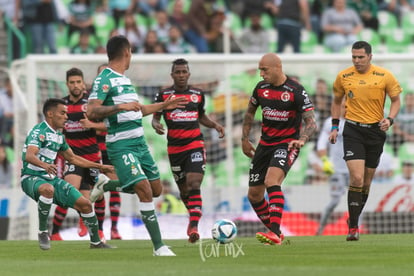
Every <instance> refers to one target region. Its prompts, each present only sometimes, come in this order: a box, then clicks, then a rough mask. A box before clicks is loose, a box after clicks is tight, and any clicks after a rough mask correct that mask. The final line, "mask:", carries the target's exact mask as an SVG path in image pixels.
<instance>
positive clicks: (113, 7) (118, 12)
mask: <svg viewBox="0 0 414 276" xmlns="http://www.w3.org/2000/svg"><path fill="white" fill-rule="evenodd" d="M138 1H139V0H108V9H109V10H110V11H111V13H112V17H113V18H114V21H115V28H118V27H119V23H120V20H121V18H123V16H124V15H125V14H126V13H127V12H132V13H133V12H134V11H135V10H136V7H137V4H138Z"/></svg>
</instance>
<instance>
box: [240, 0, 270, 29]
mask: <svg viewBox="0 0 414 276" xmlns="http://www.w3.org/2000/svg"><path fill="white" fill-rule="evenodd" d="M241 2H242V4H243V8H242V12H241V14H240V17H241V19H242V23H243V25H244V24H245V23H246V19H247V18H248V17H249V15H250V14H251V13H258V14H264V13H272V14H274V13H275V12H276V10H275V8H276V5H275V3H276V2H275V3H274V1H273V0H243V1H241Z"/></svg>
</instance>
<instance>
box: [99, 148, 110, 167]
mask: <svg viewBox="0 0 414 276" xmlns="http://www.w3.org/2000/svg"><path fill="white" fill-rule="evenodd" d="M101 154H102V164H104V165H112V163H111V160H109V157H108V152H107V151H106V150H105V151H101Z"/></svg>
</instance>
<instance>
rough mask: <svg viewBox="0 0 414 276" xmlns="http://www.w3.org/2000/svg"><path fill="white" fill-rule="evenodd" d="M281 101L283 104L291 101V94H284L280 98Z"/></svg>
mask: <svg viewBox="0 0 414 276" xmlns="http://www.w3.org/2000/svg"><path fill="white" fill-rule="evenodd" d="M280 99H281V100H282V102H287V101H289V100H290V94H289V92H283V93H282V95H281V96H280Z"/></svg>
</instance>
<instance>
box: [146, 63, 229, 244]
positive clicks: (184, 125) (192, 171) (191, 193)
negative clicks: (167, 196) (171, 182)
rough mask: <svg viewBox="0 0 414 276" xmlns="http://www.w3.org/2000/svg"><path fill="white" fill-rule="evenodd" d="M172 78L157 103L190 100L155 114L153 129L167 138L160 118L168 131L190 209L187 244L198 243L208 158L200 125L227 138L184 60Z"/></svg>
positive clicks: (170, 152)
mask: <svg viewBox="0 0 414 276" xmlns="http://www.w3.org/2000/svg"><path fill="white" fill-rule="evenodd" d="M171 77H172V79H173V81H174V84H173V86H171V87H169V88H167V89H164V90H162V91H160V92H159V93H158V94H157V96H156V98H155V101H156V102H163V101H164V100H165V99H167V98H168V97H169V96H171V95H175V96H184V97H186V98H187V99H188V101H189V102H188V104H187V105H186V106H185V108H176V109H170V110H163V111H162V112H157V113H155V114H154V116H153V119H152V127H153V128H154V129H155V131H156V132H157V133H158V134H164V133H165V130H164V127H163V125H162V124H161V116H163V118H164V121H165V123H166V125H167V128H168V133H167V140H168V156H169V159H170V165H171V171H172V173H173V175H174V179H175V181H176V183H177V185H178V188H179V190H180V197H181V199H182V200H183V202H184V204H185V206H186V207H187V210H188V213H189V215H190V221H189V224H188V228H187V235H188V241H189V242H191V243H195V242H196V241H197V240H198V239H199V238H200V236H199V233H198V222H199V220H200V217H201V215H202V198H201V193H200V186H201V182H202V181H203V177H204V170H205V163H206V154H205V148H204V139H203V135H202V133H201V130H200V124H202V125H204V126H206V127H208V128H214V129H216V130H217V132H218V133H219V137H220V138H223V137H224V127H223V126H222V125H220V124H219V123H217V122H215V121H213V120H211V119H210V117H209V116H208V115H207V114H206V113H205V109H204V103H205V98H204V93H203V91H202V90H200V89H198V88H195V87H192V86H189V85H188V79H189V78H190V69H189V66H188V62H187V60H185V59H176V60H174V61H173V63H172V68H171Z"/></svg>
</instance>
